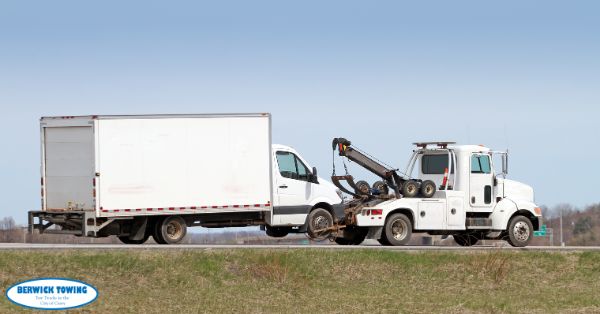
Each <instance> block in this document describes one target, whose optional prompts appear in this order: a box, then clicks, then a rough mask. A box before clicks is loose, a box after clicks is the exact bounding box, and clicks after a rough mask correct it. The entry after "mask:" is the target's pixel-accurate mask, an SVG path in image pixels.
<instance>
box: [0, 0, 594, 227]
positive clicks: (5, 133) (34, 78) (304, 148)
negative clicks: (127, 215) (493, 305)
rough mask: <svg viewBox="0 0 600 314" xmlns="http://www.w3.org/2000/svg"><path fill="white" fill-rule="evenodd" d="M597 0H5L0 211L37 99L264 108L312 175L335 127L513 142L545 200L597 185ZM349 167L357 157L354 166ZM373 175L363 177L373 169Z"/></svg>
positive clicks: (357, 132)
mask: <svg viewBox="0 0 600 314" xmlns="http://www.w3.org/2000/svg"><path fill="white" fill-rule="evenodd" d="M598 12H600V4H598V2H596V1H568V2H566V1H562V2H558V1H503V2H495V3H492V2H484V1H418V2H417V1H411V2H402V1H362V2H358V1H297V2H290V1H210V2H205V3H202V2H200V1H96V2H91V1H26V0H20V1H2V2H1V3H0V106H1V107H2V109H3V110H2V113H3V123H2V126H0V128H1V131H2V132H0V143H2V144H3V145H2V146H3V150H2V154H1V155H0V176H1V177H0V200H1V201H0V216H9V215H10V216H13V217H14V218H15V219H16V220H17V222H19V223H25V222H26V211H27V210H32V209H38V208H39V177H40V175H39V159H40V157H39V126H38V123H39V122H38V119H39V117H40V116H44V115H81V114H150V113H212V112H271V113H272V114H273V127H274V128H273V131H274V134H273V137H274V141H276V142H278V143H282V144H288V145H291V146H294V147H295V148H297V149H298V150H299V151H300V152H301V154H302V155H303V156H304V157H305V158H306V159H308V160H309V161H310V162H311V163H312V164H313V165H315V166H317V167H318V168H319V170H320V174H321V175H322V176H328V174H329V173H330V171H331V148H330V142H331V139H332V138H333V137H336V136H344V137H347V138H349V139H351V140H353V142H354V143H355V144H356V145H357V146H359V147H361V148H363V149H365V150H367V151H368V152H370V153H372V154H373V155H375V156H377V157H378V158H380V159H382V160H385V161H387V162H389V163H391V164H393V165H397V166H399V167H404V164H405V163H406V161H407V159H408V156H409V153H410V149H411V145H410V143H412V142H413V141H418V140H439V139H444V140H446V139H449V140H456V141H458V142H460V143H473V144H486V145H488V146H491V147H493V148H496V149H505V148H509V150H510V152H511V157H510V160H511V162H510V167H511V168H510V175H509V177H510V178H513V179H516V180H520V181H523V182H526V183H528V184H531V185H532V186H533V187H534V188H535V190H536V200H537V202H538V203H540V204H545V205H549V206H554V205H556V204H559V203H562V202H569V203H572V204H574V205H576V206H585V205H586V204H591V203H596V202H598V201H599V197H598V193H597V189H596V186H597V184H598V183H597V181H598V180H599V179H600V170H598V168H599V167H600V165H598V164H599V162H600V158H599V157H598V156H599V150H600V148H598V145H597V144H596V143H597V141H598V135H597V133H598V131H597V124H598V123H597V120H598V118H599V117H600V109H599V106H600V88H599V87H600V58H599V57H598V56H600V19H598ZM354 169H356V170H357V171H356V173H357V174H358V175H359V176H360V175H362V173H361V172H360V171H358V169H357V168H356V167H354ZM371 181H372V179H371Z"/></svg>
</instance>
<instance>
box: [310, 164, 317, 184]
mask: <svg viewBox="0 0 600 314" xmlns="http://www.w3.org/2000/svg"><path fill="white" fill-rule="evenodd" d="M310 182H312V183H315V184H319V177H318V176H317V167H313V168H312V174H311V175H310Z"/></svg>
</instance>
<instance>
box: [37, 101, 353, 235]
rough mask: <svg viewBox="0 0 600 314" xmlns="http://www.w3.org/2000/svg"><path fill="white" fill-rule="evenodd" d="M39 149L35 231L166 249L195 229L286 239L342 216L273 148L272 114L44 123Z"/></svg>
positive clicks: (302, 165) (322, 190)
mask: <svg viewBox="0 0 600 314" xmlns="http://www.w3.org/2000/svg"><path fill="white" fill-rule="evenodd" d="M41 142H42V165H41V174H42V178H41V183H42V189H41V193H42V200H41V202H42V203H41V206H42V208H41V210H40V211H31V212H29V230H30V232H33V231H34V230H39V231H40V232H42V233H44V232H45V233H61V234H65V233H67V234H73V235H77V236H89V237H104V236H110V235H116V236H118V237H119V239H121V241H122V242H124V243H130V244H139V243H144V242H145V241H146V240H147V239H148V238H149V237H150V236H152V237H153V238H154V240H155V241H156V242H158V243H163V244H167V243H176V242H179V241H181V239H182V238H183V237H184V236H185V234H186V227H188V226H204V227H231V226H252V225H259V226H262V228H263V229H265V230H266V232H267V234H268V235H271V236H275V237H281V236H285V235H287V234H288V233H290V232H301V233H304V232H308V233H309V234H310V233H311V232H312V231H313V230H315V229H318V228H322V227H323V226H327V225H331V224H332V223H333V222H334V221H336V219H338V217H343V206H342V205H341V202H342V200H341V198H340V196H341V193H340V192H339V190H337V188H336V187H335V186H334V185H333V184H331V183H330V182H328V181H326V180H324V179H322V178H319V177H317V171H316V168H312V167H311V166H310V164H309V163H308V162H307V161H306V160H304V159H303V158H302V157H301V156H300V154H299V153H298V152H296V151H295V150H294V149H292V148H291V147H287V146H283V145H272V143H271V116H270V114H266V113H262V114H211V115H140V116H78V117H73V116H64V117H43V118H41ZM53 225H56V226H58V227H53V228H50V227H51V226H53Z"/></svg>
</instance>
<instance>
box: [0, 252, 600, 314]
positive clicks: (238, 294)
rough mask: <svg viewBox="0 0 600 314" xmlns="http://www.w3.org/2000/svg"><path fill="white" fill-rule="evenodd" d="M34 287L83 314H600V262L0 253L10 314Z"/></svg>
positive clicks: (577, 258) (2, 307) (0, 277)
mask: <svg viewBox="0 0 600 314" xmlns="http://www.w3.org/2000/svg"><path fill="white" fill-rule="evenodd" d="M36 277H67V278H73V279H79V280H83V281H85V282H88V283H90V284H92V285H94V286H95V287H97V288H98V290H99V292H100V296H99V298H98V300H97V301H96V302H95V303H93V304H92V305H90V306H87V307H85V308H84V309H81V310H79V311H81V312H99V313H177V312H179V313H190V312H191V313H196V312H197V313H204V312H208V313H265V312H266V313H296V312H300V313H364V312H372V313H382V312H387V313H431V312H434V313H469V312H472V313H503V312H507V313H516V312H528V313H565V312H573V313H587V312H596V313H597V312H600V253H539V252H501V251H492V252H490V251H487V252H473V251H465V252H422V253H416V252H394V251H382V250H358V251H338V250H335V251H334V250H312V249H311V250H258V249H244V250H203V251H178V250H177V251H176V250H161V251H155V250H152V251H143V250H141V251H91V252H85V251H54V252H49V251H34V252H24V251H2V252H0V287H1V288H2V297H1V298H0V313H9V312H18V311H21V308H19V307H17V306H15V305H13V304H12V303H10V302H9V301H8V300H7V299H6V297H4V292H5V289H6V288H7V287H9V286H10V285H12V284H14V283H16V282H18V281H22V280H26V279H31V278H36ZM23 311H25V310H23ZM71 312H77V311H71Z"/></svg>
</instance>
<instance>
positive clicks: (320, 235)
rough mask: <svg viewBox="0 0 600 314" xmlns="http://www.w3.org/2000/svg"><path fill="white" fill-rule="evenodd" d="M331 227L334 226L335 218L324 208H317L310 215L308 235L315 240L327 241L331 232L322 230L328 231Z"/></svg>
mask: <svg viewBox="0 0 600 314" xmlns="http://www.w3.org/2000/svg"><path fill="white" fill-rule="evenodd" d="M331 226H333V216H331V214H330V213H329V212H328V211H327V210H325V209H323V208H315V209H314V210H313V211H311V212H310V214H308V228H307V231H306V233H308V236H309V237H310V238H311V239H313V240H317V241H320V240H325V239H326V238H327V237H329V235H330V234H331V230H324V231H321V230H323V229H328V228H329V227H331Z"/></svg>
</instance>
